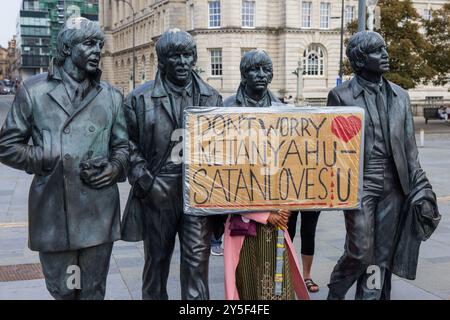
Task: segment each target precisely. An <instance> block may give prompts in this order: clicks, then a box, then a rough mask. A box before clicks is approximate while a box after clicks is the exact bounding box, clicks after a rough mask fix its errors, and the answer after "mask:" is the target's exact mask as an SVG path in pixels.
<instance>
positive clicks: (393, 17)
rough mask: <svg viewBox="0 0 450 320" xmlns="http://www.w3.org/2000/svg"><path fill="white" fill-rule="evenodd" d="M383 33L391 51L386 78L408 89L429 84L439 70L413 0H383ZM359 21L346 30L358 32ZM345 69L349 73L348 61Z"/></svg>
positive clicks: (380, 30) (381, 28) (381, 2)
mask: <svg viewBox="0 0 450 320" xmlns="http://www.w3.org/2000/svg"><path fill="white" fill-rule="evenodd" d="M378 5H379V6H380V9H381V23H380V29H375V30H374V31H376V32H378V33H380V34H381V35H382V36H383V38H384V39H385V41H386V44H387V47H388V52H389V63H390V71H389V72H388V73H386V78H387V79H389V80H391V81H392V82H394V83H396V84H398V85H400V86H402V87H403V88H405V89H411V88H414V87H416V86H417V85H418V84H420V83H422V82H423V83H427V82H429V81H430V80H431V79H433V78H434V77H435V76H436V73H437V71H436V70H435V69H434V68H433V66H432V65H430V64H428V61H427V56H428V52H429V51H430V49H431V44H430V42H429V41H428V40H427V39H426V37H425V36H424V34H423V33H421V32H420V28H421V23H422V19H421V17H420V15H419V14H418V13H417V11H416V9H415V8H414V6H413V5H412V3H411V1H410V0H404V1H399V0H380V1H379V2H378ZM357 29H358V23H357V21H354V22H352V23H350V24H349V25H348V26H347V32H349V33H350V34H353V33H355V32H357ZM346 64H347V66H346V68H345V69H344V70H345V71H346V72H347V74H348V72H349V64H348V62H347V63H346Z"/></svg>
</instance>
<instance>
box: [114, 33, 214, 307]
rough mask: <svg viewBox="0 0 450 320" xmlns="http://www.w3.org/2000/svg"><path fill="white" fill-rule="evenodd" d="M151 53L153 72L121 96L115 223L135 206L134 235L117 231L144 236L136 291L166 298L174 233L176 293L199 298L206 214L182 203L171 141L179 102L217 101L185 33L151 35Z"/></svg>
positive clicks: (202, 296) (178, 157) (207, 237)
mask: <svg viewBox="0 0 450 320" xmlns="http://www.w3.org/2000/svg"><path fill="white" fill-rule="evenodd" d="M156 53H157V56H158V72H157V74H156V79H155V80H154V81H150V82H148V83H146V84H144V85H142V86H140V87H139V88H137V89H136V90H134V91H133V92H132V93H131V94H130V95H129V97H128V98H127V99H126V103H125V106H126V108H125V109H126V112H125V115H126V117H127V121H128V125H129V132H130V140H131V141H130V149H131V150H130V153H131V154H130V162H131V170H130V172H129V175H128V178H129V182H130V184H131V185H132V186H133V188H132V190H131V192H130V193H131V194H130V197H129V200H128V203H127V209H126V210H125V213H124V221H123V225H127V219H128V222H131V221H132V220H133V214H134V215H135V218H136V217H137V216H139V213H141V216H142V217H143V219H142V220H143V225H144V228H143V230H137V231H136V230H135V231H136V232H138V231H141V232H142V233H141V234H140V235H139V234H137V235H136V234H134V235H133V234H132V233H133V230H130V231H129V233H128V234H123V235H122V238H123V239H133V240H134V241H136V240H139V238H140V237H142V238H143V240H144V250H145V266H144V273H143V285H142V298H143V299H152V300H160V299H161V300H167V299H168V295H167V278H168V276H169V267H170V260H171V258H172V253H173V249H174V245H175V238H176V235H177V233H178V236H179V239H180V251H181V263H180V264H181V266H180V280H181V298H182V299H183V300H207V299H209V288H208V266H209V255H210V243H211V227H210V217H204V216H193V215H189V214H186V213H185V212H184V211H183V184H182V151H183V150H182V149H181V148H180V149H178V147H179V142H180V141H181V140H182V138H183V130H182V128H183V111H184V108H186V107H189V106H219V107H220V106H222V97H221V96H220V94H219V93H218V92H217V91H216V90H215V89H213V88H212V87H211V86H209V85H208V84H207V83H205V82H204V81H203V80H202V79H201V78H200V77H199V76H198V75H197V73H196V72H195V71H194V70H193V67H194V65H195V63H196V61H197V48H196V44H195V42H194V39H193V38H192V36H191V35H190V34H188V33H187V32H184V31H181V30H179V29H172V30H169V31H166V32H164V33H163V34H162V35H161V37H160V39H159V40H158V42H157V43H156ZM134 211H136V212H134ZM137 220H139V219H138V218H137ZM139 225H140V224H139V223H137V224H135V226H136V227H137V228H139ZM137 228H136V229H137Z"/></svg>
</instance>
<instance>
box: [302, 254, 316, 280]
mask: <svg viewBox="0 0 450 320" xmlns="http://www.w3.org/2000/svg"><path fill="white" fill-rule="evenodd" d="M313 258H314V256H307V255H304V254H302V265H303V278H304V279H311V266H312V263H313Z"/></svg>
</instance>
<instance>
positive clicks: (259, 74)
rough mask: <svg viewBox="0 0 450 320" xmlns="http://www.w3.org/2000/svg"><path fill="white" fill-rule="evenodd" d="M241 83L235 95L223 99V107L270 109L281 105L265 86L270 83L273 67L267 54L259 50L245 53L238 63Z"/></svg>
mask: <svg viewBox="0 0 450 320" xmlns="http://www.w3.org/2000/svg"><path fill="white" fill-rule="evenodd" d="M239 68H240V71H241V83H240V84H239V88H238V90H237V93H236V94H235V95H232V96H230V97H228V98H227V99H225V101H224V102H223V104H224V106H225V107H231V106H238V107H270V106H271V105H272V104H280V105H281V104H282V103H281V101H280V100H279V99H278V98H277V97H276V96H275V95H274V94H273V93H272V92H271V91H270V90H269V89H267V86H268V85H269V84H270V83H271V82H272V78H273V65H272V59H270V57H269V55H268V54H267V52H265V51H264V50H261V49H255V50H251V51H249V52H246V53H245V54H244V56H243V57H242V59H241V63H240V66H239Z"/></svg>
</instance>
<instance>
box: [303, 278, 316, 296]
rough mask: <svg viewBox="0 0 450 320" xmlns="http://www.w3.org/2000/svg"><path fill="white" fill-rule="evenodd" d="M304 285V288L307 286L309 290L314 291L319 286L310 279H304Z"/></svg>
mask: <svg viewBox="0 0 450 320" xmlns="http://www.w3.org/2000/svg"><path fill="white" fill-rule="evenodd" d="M305 285H306V288H308V291H309V292H312V293H314V292H317V291H319V286H318V285H317V284H316V283H314V281H313V280H312V279H305Z"/></svg>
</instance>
